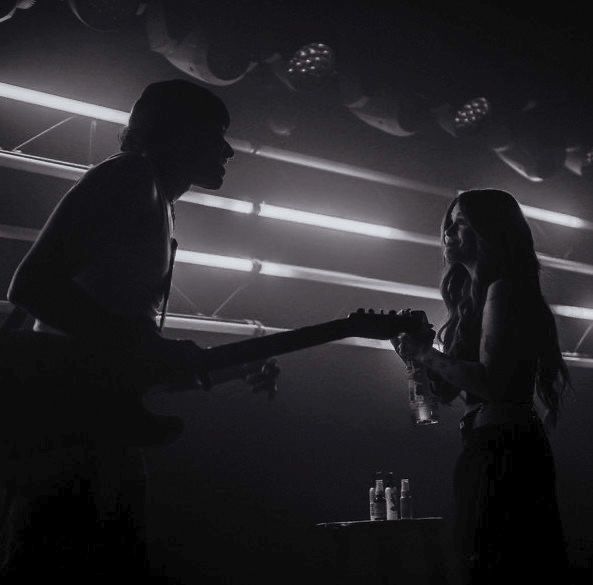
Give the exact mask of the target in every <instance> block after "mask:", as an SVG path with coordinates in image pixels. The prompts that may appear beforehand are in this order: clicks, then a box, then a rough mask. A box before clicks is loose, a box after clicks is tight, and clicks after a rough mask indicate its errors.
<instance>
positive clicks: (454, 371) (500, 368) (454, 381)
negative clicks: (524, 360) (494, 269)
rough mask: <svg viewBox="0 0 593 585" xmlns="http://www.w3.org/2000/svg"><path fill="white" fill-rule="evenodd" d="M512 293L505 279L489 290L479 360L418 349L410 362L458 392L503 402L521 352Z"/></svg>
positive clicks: (494, 283)
mask: <svg viewBox="0 0 593 585" xmlns="http://www.w3.org/2000/svg"><path fill="white" fill-rule="evenodd" d="M511 293H512V290H511V284H510V283H509V282H508V281H505V280H497V281H496V282H493V283H492V284H491V285H490V286H489V287H488V292H487V295H486V302H485V305H484V311H483V316H482V328H481V335H480V354H479V355H480V359H479V361H469V360H460V359H455V358H452V357H449V356H447V355H445V354H444V353H442V352H440V351H438V350H436V349H434V348H433V347H430V348H426V347H424V348H417V352H416V355H414V356H413V359H415V360H417V361H419V362H420V363H422V364H423V365H425V366H426V367H427V368H428V369H429V371H431V372H433V373H434V374H436V375H437V376H438V377H440V378H441V379H443V380H444V381H445V382H447V383H448V384H450V385H452V386H454V387H456V388H457V389H458V390H460V391H461V390H466V391H468V392H470V393H471V394H474V395H476V396H479V397H480V398H481V399H482V400H486V401H500V400H504V399H505V398H506V389H507V384H508V380H509V379H510V377H511V375H512V373H513V370H514V368H515V366H516V363H517V359H518V357H519V356H518V354H519V349H520V348H519V347H518V344H517V337H516V334H515V331H516V324H515V323H513V322H512V316H511V309H512V304H511V303H512V296H511ZM437 394H438V385H437Z"/></svg>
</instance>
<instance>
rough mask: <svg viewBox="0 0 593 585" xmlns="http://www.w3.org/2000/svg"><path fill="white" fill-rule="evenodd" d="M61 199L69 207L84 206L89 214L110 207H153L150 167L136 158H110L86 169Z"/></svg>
mask: <svg viewBox="0 0 593 585" xmlns="http://www.w3.org/2000/svg"><path fill="white" fill-rule="evenodd" d="M65 199H66V200H70V202H71V203H72V204H73V205H80V204H82V205H83V206H84V207H87V206H88V209H89V210H90V211H91V212H92V209H95V208H97V207H99V208H104V207H105V206H111V205H113V204H117V205H118V206H126V205H130V206H132V207H138V206H149V207H150V206H153V205H154V204H155V203H156V199H157V198H156V195H155V183H154V174H153V171H152V167H151V165H150V163H149V161H148V160H146V158H145V157H143V156H141V155H139V154H136V153H132V152H120V153H117V154H114V155H112V156H110V157H109V158H107V159H105V160H104V161H102V162H100V163H98V164H97V165H95V166H93V167H92V168H90V169H89V170H88V171H87V172H86V173H85V174H84V175H83V177H82V178H81V179H80V181H79V182H78V183H77V184H76V185H75V186H74V187H73V188H72V189H71V190H70V191H69V192H68V193H67V195H66V197H65ZM77 202H78V203H77Z"/></svg>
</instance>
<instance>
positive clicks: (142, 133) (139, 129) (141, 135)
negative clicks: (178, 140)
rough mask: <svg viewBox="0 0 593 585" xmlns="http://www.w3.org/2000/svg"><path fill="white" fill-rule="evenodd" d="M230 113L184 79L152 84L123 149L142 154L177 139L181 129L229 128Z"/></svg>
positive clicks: (132, 120) (135, 113)
mask: <svg viewBox="0 0 593 585" xmlns="http://www.w3.org/2000/svg"><path fill="white" fill-rule="evenodd" d="M229 121H230V119H229V112H228V110H227V108H226V106H225V105H224V103H223V102H222V100H221V99H220V98H219V97H217V96H216V95H214V94H213V93H212V92H211V91H209V90H208V89H206V88H204V87H200V86H199V85H196V84H195V83H191V82H190V81H186V80H184V79H171V80H168V81H158V82H155V83H151V84H150V85H148V86H147V87H146V88H145V89H144V91H143V92H142V94H141V95H140V97H139V98H138V100H137V101H136V103H135V104H134V106H133V107H132V112H131V114H130V119H129V122H128V125H127V127H126V128H124V130H123V131H122V135H121V150H123V151H136V152H140V151H142V150H144V149H146V148H150V147H151V146H154V145H158V144H159V143H162V142H164V141H166V140H169V139H171V138H172V137H174V136H175V135H176V134H177V133H178V132H179V130H180V129H186V128H192V127H195V128H199V127H212V126H214V127H220V128H225V129H226V128H227V127H228V125H229Z"/></svg>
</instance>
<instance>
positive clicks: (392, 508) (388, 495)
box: [385, 471, 399, 520]
mask: <svg viewBox="0 0 593 585" xmlns="http://www.w3.org/2000/svg"><path fill="white" fill-rule="evenodd" d="M385 501H386V506H387V513H386V519H387V520H399V511H398V507H399V506H398V504H399V502H398V498H397V487H396V486H395V484H394V481H393V472H392V471H390V472H389V473H388V474H387V477H386V478H385Z"/></svg>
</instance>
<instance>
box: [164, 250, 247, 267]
mask: <svg viewBox="0 0 593 585" xmlns="http://www.w3.org/2000/svg"><path fill="white" fill-rule="evenodd" d="M175 262H183V263H185V264H195V265H197V266H207V267H209V268H223V269H225V270H238V271H239V272H252V271H253V269H254V261H253V260H249V259H247V258H233V257H232V256H220V255H218V254H204V253H202V252H190V251H189V250H177V253H176V255H175Z"/></svg>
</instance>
